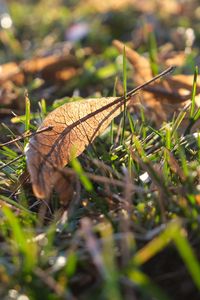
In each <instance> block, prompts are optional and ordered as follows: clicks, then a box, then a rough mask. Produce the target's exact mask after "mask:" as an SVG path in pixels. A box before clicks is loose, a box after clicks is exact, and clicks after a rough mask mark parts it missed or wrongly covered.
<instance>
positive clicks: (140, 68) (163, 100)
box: [113, 40, 200, 125]
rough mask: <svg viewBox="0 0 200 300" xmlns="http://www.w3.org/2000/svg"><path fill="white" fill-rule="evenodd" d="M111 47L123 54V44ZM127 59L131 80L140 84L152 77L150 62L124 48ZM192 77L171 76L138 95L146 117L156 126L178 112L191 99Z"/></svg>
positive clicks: (199, 98)
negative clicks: (130, 68) (130, 67)
mask: <svg viewBox="0 0 200 300" xmlns="http://www.w3.org/2000/svg"><path fill="white" fill-rule="evenodd" d="M113 45H114V46H115V47H116V48H117V49H118V50H119V52H120V53H123V49H124V44H123V43H122V42H120V41H116V40H115V41H113ZM126 56H127V59H128V60H129V61H130V63H131V64H132V65H133V67H134V71H135V72H134V73H133V79H134V82H135V83H136V84H140V83H141V82H142V81H143V80H144V79H145V80H149V78H151V77H152V71H151V66H150V62H149V60H148V59H147V58H145V57H143V56H142V55H140V54H138V53H137V52H136V51H134V50H133V49H131V48H129V47H127V46H126ZM192 85H193V75H172V76H170V77H167V78H166V80H165V81H162V82H159V83H156V84H154V86H153V87H152V86H147V87H146V88H145V89H144V90H145V91H143V92H142V94H141V95H140V103H141V104H142V105H143V106H144V108H145V109H146V111H147V117H149V118H152V119H154V121H155V122H156V123H157V125H160V124H161V123H162V122H163V121H167V120H168V119H169V118H170V117H171V115H172V114H174V112H176V111H177V112H178V111H179V110H180V109H181V108H182V107H183V106H185V105H186V103H187V101H190V99H191V91H192ZM195 99H196V104H197V106H199V105H200V76H198V79H197V95H196V98H195Z"/></svg>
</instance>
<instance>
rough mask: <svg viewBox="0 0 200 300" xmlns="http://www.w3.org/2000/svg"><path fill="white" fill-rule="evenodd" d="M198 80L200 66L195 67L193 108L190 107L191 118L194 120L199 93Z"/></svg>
mask: <svg viewBox="0 0 200 300" xmlns="http://www.w3.org/2000/svg"><path fill="white" fill-rule="evenodd" d="M197 78H198V66H196V67H195V71H194V79H193V86H192V97H191V107H190V118H191V119H193V118H194V114H195V96H196V92H197Z"/></svg>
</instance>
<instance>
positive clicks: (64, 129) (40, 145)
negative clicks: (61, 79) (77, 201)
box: [26, 98, 123, 198]
mask: <svg viewBox="0 0 200 300" xmlns="http://www.w3.org/2000/svg"><path fill="white" fill-rule="evenodd" d="M118 99H119V98H101V99H88V100H85V101H77V102H72V103H67V104H64V105H62V106H61V107H59V108H57V109H56V110H54V111H53V112H51V113H50V114H49V115H48V116H47V117H46V119H45V120H44V122H43V124H42V125H41V126H40V127H39V130H41V129H42V128H44V127H48V126H51V127H52V129H51V130H49V131H45V132H42V133H39V134H38V135H36V136H34V137H32V138H31V139H30V143H29V147H28V150H27V151H26V157H27V165H28V170H29V173H30V175H31V181H32V186H33V191H34V193H35V195H36V196H37V197H38V198H48V197H49V195H50V193H51V191H52V188H53V187H54V186H55V184H57V182H58V180H59V179H60V172H59V171H58V169H61V168H63V167H64V166H65V165H66V164H67V163H68V162H69V161H70V160H71V159H72V157H76V156H78V155H80V154H81V153H82V152H83V151H84V149H85V147H86V146H87V145H88V144H89V143H91V142H92V141H93V140H94V138H95V137H96V136H98V135H99V134H101V133H102V132H103V131H104V130H105V129H106V128H107V127H108V125H109V124H110V122H111V120H112V119H113V118H114V117H115V116H117V115H118V114H119V113H120V112H121V111H122V108H123V102H120V103H119V101H118Z"/></svg>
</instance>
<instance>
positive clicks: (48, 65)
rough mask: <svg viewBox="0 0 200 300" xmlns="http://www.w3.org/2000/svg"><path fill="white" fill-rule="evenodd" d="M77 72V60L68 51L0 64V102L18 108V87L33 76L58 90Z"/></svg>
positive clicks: (26, 82) (78, 69)
mask: <svg viewBox="0 0 200 300" xmlns="http://www.w3.org/2000/svg"><path fill="white" fill-rule="evenodd" d="M78 74H80V68H79V64H78V61H77V59H76V57H75V55H73V54H72V53H70V51H66V52H64V53H59V54H51V55H47V56H42V57H33V58H32V59H29V60H24V61H21V62H19V63H14V62H9V63H6V64H3V65H0V84H1V89H0V103H1V104H4V105H6V106H12V107H17V108H18V109H20V108H22V104H21V103H20V102H22V101H20V100H19V98H20V92H21V91H20V89H19V88H20V87H23V86H24V85H27V84H28V83H29V82H31V81H32V80H33V79H34V78H36V77H39V78H40V79H41V80H42V81H43V85H44V84H45V85H51V86H52V85H53V86H54V87H55V90H56V89H57V90H59V89H60V85H61V84H62V83H63V82H66V81H67V80H70V79H72V78H73V77H75V76H77V75H78ZM23 105H24V104H23Z"/></svg>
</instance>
